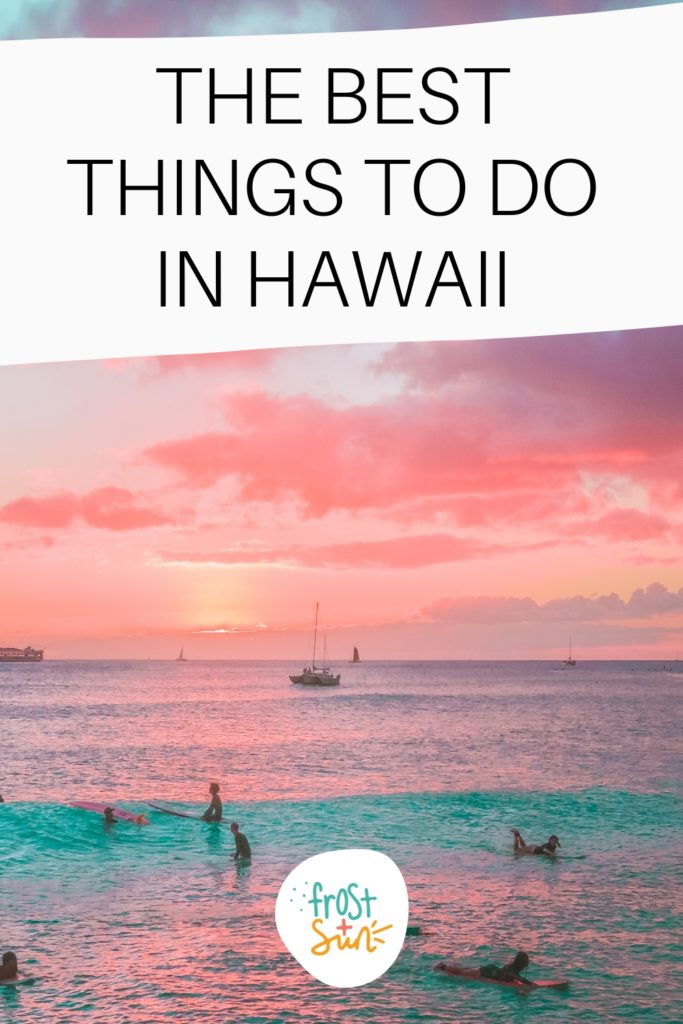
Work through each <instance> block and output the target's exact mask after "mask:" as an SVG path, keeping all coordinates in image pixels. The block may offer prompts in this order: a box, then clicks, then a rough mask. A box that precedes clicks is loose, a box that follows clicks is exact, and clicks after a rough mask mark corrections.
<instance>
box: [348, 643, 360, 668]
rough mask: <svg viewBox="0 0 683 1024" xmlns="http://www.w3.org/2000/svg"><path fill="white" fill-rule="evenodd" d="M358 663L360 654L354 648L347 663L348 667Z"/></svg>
mask: <svg viewBox="0 0 683 1024" xmlns="http://www.w3.org/2000/svg"><path fill="white" fill-rule="evenodd" d="M359 661H360V654H359V653H358V648H357V647H354V649H353V657H352V658H351V661H350V662H349V665H357V664H358V662H359Z"/></svg>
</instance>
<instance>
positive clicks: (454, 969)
mask: <svg viewBox="0 0 683 1024" xmlns="http://www.w3.org/2000/svg"><path fill="white" fill-rule="evenodd" d="M434 970H436V971H439V973H441V974H446V975H447V976H448V977H449V978H458V979H459V980H460V981H476V982H479V983H480V984H489V985H500V986H501V987H502V988H516V989H519V990H521V991H524V992H529V991H531V990H532V989H535V988H567V987H568V985H569V982H568V981H566V980H564V979H558V980H557V981H555V980H553V979H540V980H539V981H536V980H534V981H533V982H532V984H531V985H524V984H523V983H522V982H521V981H497V980H496V979H495V978H482V977H481V976H480V975H479V974H478V973H476V969H472V968H467V967H460V966H459V965H458V964H444V965H443V967H441V966H437V967H435V968H434ZM529 980H531V979H529Z"/></svg>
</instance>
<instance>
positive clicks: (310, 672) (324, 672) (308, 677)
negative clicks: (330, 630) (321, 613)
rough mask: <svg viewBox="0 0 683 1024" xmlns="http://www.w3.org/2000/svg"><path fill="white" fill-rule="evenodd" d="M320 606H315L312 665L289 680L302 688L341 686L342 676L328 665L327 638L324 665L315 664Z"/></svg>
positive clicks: (324, 647)
mask: <svg viewBox="0 0 683 1024" xmlns="http://www.w3.org/2000/svg"><path fill="white" fill-rule="evenodd" d="M318 607H319V606H318V604H316V606H315V625H314V626H313V660H312V661H311V664H310V665H306V666H305V668H303V669H302V670H301V673H300V674H299V675H297V676H290V677H289V678H290V679H291V681H292V682H293V683H299V684H301V685H302V686H339V680H340V679H341V675H340V674H339V673H338V674H337V675H336V676H335V675H334V673H333V672H331V671H330V669H329V666H328V665H327V637H325V638H324V642H323V663H322V666H321V667H320V668H318V667H317V665H316V663H315V655H316V648H317V644H318Z"/></svg>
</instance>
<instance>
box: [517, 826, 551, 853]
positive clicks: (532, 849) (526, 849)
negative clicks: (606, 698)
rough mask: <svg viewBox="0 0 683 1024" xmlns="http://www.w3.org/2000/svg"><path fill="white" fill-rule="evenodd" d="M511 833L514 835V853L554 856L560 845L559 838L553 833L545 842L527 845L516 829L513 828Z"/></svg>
mask: <svg viewBox="0 0 683 1024" xmlns="http://www.w3.org/2000/svg"><path fill="white" fill-rule="evenodd" d="M512 834H513V836H514V837H515V838H514V851H515V853H535V854H536V855H537V856H545V857H554V856H555V853H556V852H557V848H558V846H559V845H560V840H559V839H558V838H557V836H554V835H553V836H550V838H549V839H548V842H547V843H542V844H541V845H540V846H533V845H531V846H529V845H527V843H525V842H524V840H523V839H522V837H521V835H520V833H519V830H518V829H516V828H513V829H512Z"/></svg>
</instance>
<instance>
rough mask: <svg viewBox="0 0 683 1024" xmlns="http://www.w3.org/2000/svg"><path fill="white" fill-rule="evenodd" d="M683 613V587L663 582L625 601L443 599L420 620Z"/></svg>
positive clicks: (595, 618)
mask: <svg viewBox="0 0 683 1024" xmlns="http://www.w3.org/2000/svg"><path fill="white" fill-rule="evenodd" d="M673 613H683V587H681V589H680V590H678V591H670V590H668V589H667V588H666V587H665V586H663V585H662V584H661V583H651V584H650V586H649V587H647V588H646V589H644V590H643V589H640V590H636V591H634V592H633V594H632V595H631V597H630V598H629V599H628V600H627V601H624V600H623V599H622V598H621V597H619V596H618V595H617V594H614V593H612V594H603V595H600V596H597V597H582V596H581V595H577V596H576V597H566V598H565V597H561V598H554V599H553V600H550V601H546V602H545V603H539V602H537V601H535V600H533V598H530V597H457V598H442V599H440V600H438V601H433V602H432V603H431V604H429V605H427V606H426V607H424V608H423V609H422V610H421V612H420V614H419V619H420V620H421V621H427V622H453V623H456V622H457V623H477V624H488V625H499V624H501V623H538V622H546V623H547V622H611V621H615V620H623V619H633V620H641V619H649V618H653V617H655V616H658V615H668V614H673Z"/></svg>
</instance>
